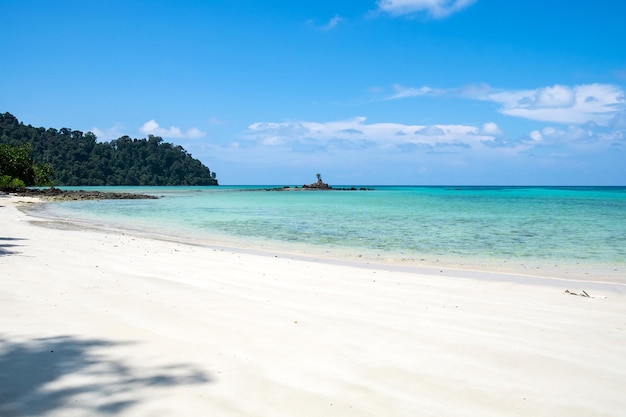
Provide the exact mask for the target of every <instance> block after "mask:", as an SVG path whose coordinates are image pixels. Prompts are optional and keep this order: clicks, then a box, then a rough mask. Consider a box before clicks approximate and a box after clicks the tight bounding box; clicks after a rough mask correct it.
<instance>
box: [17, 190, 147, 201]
mask: <svg viewBox="0 0 626 417" xmlns="http://www.w3.org/2000/svg"><path fill="white" fill-rule="evenodd" d="M10 194H12V195H16V196H20V197H37V198H41V199H43V200H47V201H84V200H149V199H150V200H152V199H157V198H158V197H156V196H153V195H147V194H135V193H117V192H104V191H84V190H60V189H58V188H54V187H52V188H27V189H25V190H22V191H16V192H11V193H10Z"/></svg>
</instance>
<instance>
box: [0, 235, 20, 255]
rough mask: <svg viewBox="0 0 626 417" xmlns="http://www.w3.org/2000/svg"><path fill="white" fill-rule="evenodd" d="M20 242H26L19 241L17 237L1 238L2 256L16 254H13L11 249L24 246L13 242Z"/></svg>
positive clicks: (0, 252)
mask: <svg viewBox="0 0 626 417" xmlns="http://www.w3.org/2000/svg"><path fill="white" fill-rule="evenodd" d="M18 240H24V239H18V238H15V237H0V256H3V255H12V254H14V253H15V252H13V250H12V249H11V248H14V247H17V246H22V245H17V244H15V243H11V242H16V241H18Z"/></svg>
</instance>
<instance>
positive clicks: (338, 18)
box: [307, 15, 344, 30]
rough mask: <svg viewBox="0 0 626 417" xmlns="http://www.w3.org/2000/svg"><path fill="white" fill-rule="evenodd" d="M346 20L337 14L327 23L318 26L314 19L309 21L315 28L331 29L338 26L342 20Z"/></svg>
mask: <svg viewBox="0 0 626 417" xmlns="http://www.w3.org/2000/svg"><path fill="white" fill-rule="evenodd" d="M343 21H344V18H343V17H341V16H339V15H335V16H333V17H332V18H331V19H330V20H329V21H328V22H327V23H326V24H325V25H321V26H318V25H316V24H315V22H314V21H313V20H309V21H308V22H307V24H308V25H310V26H312V27H313V28H315V29H317V30H331V29H334V28H335V27H337V25H338V24H339V23H341V22H343Z"/></svg>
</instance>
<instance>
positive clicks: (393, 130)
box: [247, 117, 497, 149]
mask: <svg viewBox="0 0 626 417" xmlns="http://www.w3.org/2000/svg"><path fill="white" fill-rule="evenodd" d="M488 128H491V129H492V130H494V129H497V126H496V125H495V124H492V125H490V126H489V127H488ZM247 136H248V137H251V138H252V139H254V140H256V141H258V142H259V143H260V144H262V145H268V146H278V145H284V146H292V147H294V148H295V147H298V146H300V145H305V146H309V147H310V146H317V147H323V148H328V147H341V148H355V147H359V148H362V147H372V146H376V147H380V148H384V149H389V148H397V147H402V146H406V145H415V146H424V147H442V146H472V147H473V146H482V145H483V144H484V143H485V142H490V141H493V140H494V137H493V136H492V135H491V134H488V133H487V132H485V131H484V128H483V131H481V129H479V128H477V127H475V126H468V125H406V124H401V123H370V124H368V123H366V118H365V117H356V118H353V119H348V120H338V121H332V122H307V121H294V122H281V123H276V122H259V123H253V124H251V125H250V126H248V132H247Z"/></svg>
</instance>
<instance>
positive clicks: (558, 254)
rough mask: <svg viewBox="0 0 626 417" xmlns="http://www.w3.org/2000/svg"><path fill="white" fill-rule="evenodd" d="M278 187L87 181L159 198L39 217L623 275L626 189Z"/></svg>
mask: <svg viewBox="0 0 626 417" xmlns="http://www.w3.org/2000/svg"><path fill="white" fill-rule="evenodd" d="M66 188H67V189H72V187H66ZM270 188H273V186H263V187H260V186H237V187H229V186H220V187H80V189H89V190H104V191H106V190H110V191H129V192H136V193H146V194H152V195H157V196H159V197H160V198H159V199H157V200H110V201H86V202H67V203H51V204H46V205H44V207H43V208H42V209H41V210H43V211H42V212H41V214H44V215H46V216H53V217H61V218H66V219H67V218H69V219H73V220H77V221H81V222H89V223H92V224H95V225H98V226H106V227H114V228H121V229H124V230H127V231H133V232H136V233H144V234H151V235H160V236H164V237H168V238H173V239H180V240H187V241H193V242H195V243H199V244H206V245H212V246H216V245H217V246H220V245H221V246H226V247H230V246H232V247H240V248H248V249H263V250H270V251H287V252H292V253H298V254H308V255H313V256H326V257H334V258H339V259H351V260H360V261H365V262H370V261H376V262H391V263H402V264H407V265H418V266H436V267H439V266H446V267H460V268H467V269H489V270H498V271H509V272H510V271H514V272H521V273H526V274H533V275H552V276H559V277H579V278H580V277H582V278H584V277H586V276H587V277H590V278H593V279H606V280H616V279H617V280H620V281H625V282H626V187H495V186H493V187H469V186H463V187H443V186H442V187H405V186H402V187H400V186H397V187H396V186H371V187H368V188H371V189H370V190H367V191H338V190H335V191H267V189H270ZM74 189H76V188H74Z"/></svg>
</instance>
